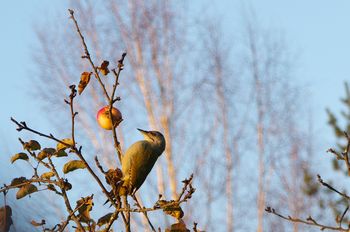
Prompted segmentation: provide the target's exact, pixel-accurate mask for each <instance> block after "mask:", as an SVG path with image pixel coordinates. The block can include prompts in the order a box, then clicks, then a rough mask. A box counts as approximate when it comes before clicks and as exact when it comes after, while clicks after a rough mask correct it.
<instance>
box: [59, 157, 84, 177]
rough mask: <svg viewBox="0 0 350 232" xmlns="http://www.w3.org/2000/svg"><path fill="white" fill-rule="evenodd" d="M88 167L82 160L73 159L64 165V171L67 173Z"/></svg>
mask: <svg viewBox="0 0 350 232" xmlns="http://www.w3.org/2000/svg"><path fill="white" fill-rule="evenodd" d="M84 168H86V166H85V164H84V162H83V161H81V160H71V161H69V162H68V163H66V164H65V165H64V166H63V173H64V174H67V173H68V172H72V171H74V170H76V169H84Z"/></svg>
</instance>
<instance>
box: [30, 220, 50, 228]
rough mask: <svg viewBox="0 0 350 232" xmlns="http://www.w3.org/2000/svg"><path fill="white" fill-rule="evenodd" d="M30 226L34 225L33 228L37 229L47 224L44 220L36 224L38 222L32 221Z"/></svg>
mask: <svg viewBox="0 0 350 232" xmlns="http://www.w3.org/2000/svg"><path fill="white" fill-rule="evenodd" d="M30 224H32V225H33V226H35V227H37V226H42V225H45V224H46V222H45V220H44V219H42V220H41V222H36V221H34V220H32V221H31V222H30Z"/></svg>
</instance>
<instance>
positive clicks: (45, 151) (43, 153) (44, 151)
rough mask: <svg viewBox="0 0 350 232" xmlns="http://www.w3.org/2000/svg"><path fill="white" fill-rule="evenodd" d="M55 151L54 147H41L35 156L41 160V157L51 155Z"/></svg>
mask: <svg viewBox="0 0 350 232" xmlns="http://www.w3.org/2000/svg"><path fill="white" fill-rule="evenodd" d="M55 152H56V149H55V148H44V149H42V150H41V151H40V152H39V154H38V156H37V158H38V159H39V160H43V159H45V158H46V157H50V156H52V155H53V154H54V153H55Z"/></svg>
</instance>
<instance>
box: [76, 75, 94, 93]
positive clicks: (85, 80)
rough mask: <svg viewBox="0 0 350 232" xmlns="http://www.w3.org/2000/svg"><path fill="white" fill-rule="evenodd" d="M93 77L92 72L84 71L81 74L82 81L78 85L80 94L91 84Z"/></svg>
mask: <svg viewBox="0 0 350 232" xmlns="http://www.w3.org/2000/svg"><path fill="white" fill-rule="evenodd" d="M90 77H91V72H83V73H82V74H81V76H80V81H79V85H78V93H79V95H80V94H81V93H82V92H83V91H84V89H85V87H86V86H87V85H88V84H89V82H90Z"/></svg>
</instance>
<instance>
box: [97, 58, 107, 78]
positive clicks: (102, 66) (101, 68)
mask: <svg viewBox="0 0 350 232" xmlns="http://www.w3.org/2000/svg"><path fill="white" fill-rule="evenodd" d="M108 65H109V61H107V60H104V61H103V62H102V64H101V67H99V68H98V69H99V70H100V71H101V73H102V74H103V75H105V76H106V75H107V74H108V73H109V69H108Z"/></svg>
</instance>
